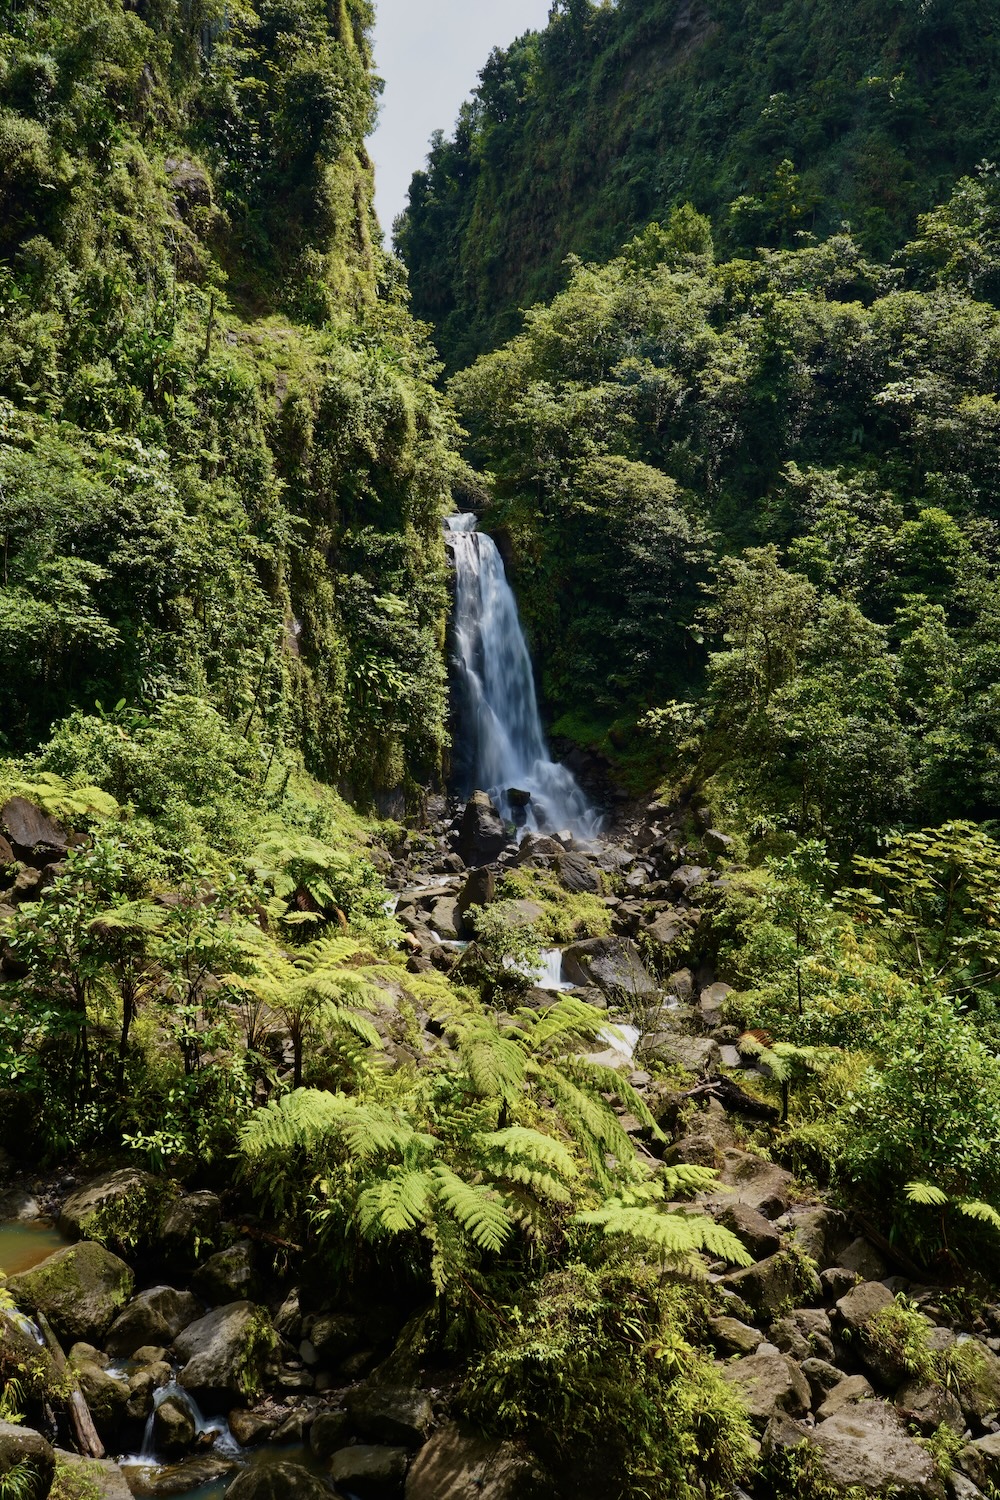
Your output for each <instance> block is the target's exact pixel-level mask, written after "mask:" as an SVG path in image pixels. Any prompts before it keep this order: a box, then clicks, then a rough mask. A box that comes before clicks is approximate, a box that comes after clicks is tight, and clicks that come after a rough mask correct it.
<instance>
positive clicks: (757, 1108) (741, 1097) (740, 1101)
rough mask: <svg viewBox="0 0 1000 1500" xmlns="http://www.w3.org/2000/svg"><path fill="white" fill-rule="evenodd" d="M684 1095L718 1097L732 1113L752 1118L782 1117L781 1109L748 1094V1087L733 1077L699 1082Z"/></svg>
mask: <svg viewBox="0 0 1000 1500" xmlns="http://www.w3.org/2000/svg"><path fill="white" fill-rule="evenodd" d="M684 1097H685V1098H686V1099H708V1098H711V1099H718V1101H719V1103H720V1104H721V1105H722V1107H723V1109H727V1110H729V1111H730V1113H732V1114H739V1115H748V1116H749V1117H750V1119H752V1120H771V1121H777V1120H779V1119H780V1118H781V1111H780V1110H779V1109H776V1108H775V1106H774V1105H773V1104H765V1103H764V1101H763V1100H762V1099H755V1098H754V1096H753V1094H748V1093H747V1091H746V1089H741V1088H740V1086H739V1084H738V1083H734V1082H733V1080H732V1079H731V1078H710V1079H709V1080H708V1082H707V1083H699V1084H698V1085H697V1087H695V1088H693V1089H688V1090H687V1091H686V1092H685V1094H684Z"/></svg>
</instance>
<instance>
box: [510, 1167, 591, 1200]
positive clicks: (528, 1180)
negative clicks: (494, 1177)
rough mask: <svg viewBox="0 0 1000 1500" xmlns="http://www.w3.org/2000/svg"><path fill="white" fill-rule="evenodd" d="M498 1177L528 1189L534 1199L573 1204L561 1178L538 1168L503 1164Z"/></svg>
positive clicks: (569, 1192) (571, 1196) (570, 1194)
mask: <svg viewBox="0 0 1000 1500" xmlns="http://www.w3.org/2000/svg"><path fill="white" fill-rule="evenodd" d="M498 1175H499V1176H501V1177H502V1178H504V1180H505V1181H507V1182H516V1183H517V1184H518V1185H519V1186H520V1187H525V1188H528V1189H529V1190H530V1191H531V1192H532V1193H534V1195H535V1197H536V1198H544V1199H547V1200H548V1201H549V1202H550V1203H572V1202H573V1194H572V1192H571V1191H570V1189H569V1188H568V1187H567V1186H566V1184H565V1182H563V1180H562V1178H560V1177H555V1176H553V1174H552V1173H551V1172H544V1171H541V1170H540V1169H539V1168H538V1167H529V1166H527V1165H526V1164H525V1163H524V1162H505V1163H504V1164H503V1165H502V1166H501V1167H500V1169H499V1173H498Z"/></svg>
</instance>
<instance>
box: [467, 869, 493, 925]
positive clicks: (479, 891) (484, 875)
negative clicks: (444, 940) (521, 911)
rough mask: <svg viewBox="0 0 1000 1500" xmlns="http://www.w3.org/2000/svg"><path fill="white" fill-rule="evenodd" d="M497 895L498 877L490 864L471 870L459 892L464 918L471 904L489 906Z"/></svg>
mask: <svg viewBox="0 0 1000 1500" xmlns="http://www.w3.org/2000/svg"><path fill="white" fill-rule="evenodd" d="M496 895H497V878H496V876H495V875H494V873H493V871H492V870H491V869H490V868H489V866H488V865H480V866H479V868H478V869H475V870H470V871H469V873H468V875H467V876H466V877H465V883H464V884H463V886H462V889H461V890H460V891H459V894H458V910H459V914H460V915H461V917H462V918H463V920H464V918H465V914H466V912H467V911H468V910H469V907H470V906H489V904H490V902H491V901H495V900H496Z"/></svg>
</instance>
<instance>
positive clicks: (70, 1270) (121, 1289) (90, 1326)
mask: <svg viewBox="0 0 1000 1500" xmlns="http://www.w3.org/2000/svg"><path fill="white" fill-rule="evenodd" d="M134 1286H135V1277H134V1276H133V1275H132V1272H131V1271H130V1269H129V1267H128V1266H127V1265H126V1264H125V1262H124V1261H123V1260H120V1259H119V1257H118V1256H117V1255H112V1253H111V1251H110V1250H105V1248H104V1246H103V1245H95V1244H92V1243H90V1242H89V1241H84V1242H83V1243H82V1244H79V1245H71V1246H70V1247H69V1248H68V1249H66V1250H56V1251H55V1253H54V1254H52V1255H50V1256H48V1257H47V1258H46V1259H45V1260H43V1261H41V1262H40V1264H39V1265H37V1266H35V1267H34V1268H33V1270H31V1271H25V1272H23V1274H22V1275H20V1276H12V1277H11V1279H10V1281H9V1282H8V1283H7V1287H8V1290H9V1291H10V1294H11V1296H12V1297H13V1298H14V1301H15V1302H16V1303H17V1304H18V1306H19V1307H22V1308H25V1309H26V1310H27V1311H29V1312H41V1313H44V1314H45V1316H46V1317H47V1318H48V1320H49V1322H50V1323H51V1324H52V1327H53V1328H54V1329H55V1331H56V1333H57V1334H58V1335H59V1336H60V1338H62V1339H68V1340H69V1341H70V1342H71V1343H76V1342H77V1341H79V1340H83V1341H85V1342H87V1343H95V1342H100V1340H101V1339H102V1338H103V1336H104V1335H105V1334H106V1333H107V1331H108V1329H109V1328H110V1327H111V1324H112V1323H113V1322H114V1320H115V1318H116V1317H117V1316H118V1314H119V1313H120V1312H121V1310H122V1308H123V1307H124V1306H125V1304H126V1302H127V1301H128V1300H129V1298H130V1297H131V1295H132V1291H133V1289H134Z"/></svg>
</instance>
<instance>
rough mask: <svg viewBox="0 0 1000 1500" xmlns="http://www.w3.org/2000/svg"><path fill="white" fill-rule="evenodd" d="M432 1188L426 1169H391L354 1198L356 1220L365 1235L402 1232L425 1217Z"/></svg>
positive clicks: (421, 1221)
mask: <svg viewBox="0 0 1000 1500" xmlns="http://www.w3.org/2000/svg"><path fill="white" fill-rule="evenodd" d="M434 1188H435V1179H434V1178H433V1177H432V1176H431V1174H430V1173H429V1172H418V1171H407V1170H404V1169H400V1170H398V1171H395V1170H394V1171H393V1172H392V1173H391V1174H390V1175H389V1176H388V1177H383V1178H381V1179H380V1180H379V1181H378V1182H373V1183H372V1184H371V1186H370V1187H367V1188H365V1190H364V1192H363V1193H362V1194H361V1196H360V1198H359V1199H358V1223H359V1225H360V1226H361V1232H362V1234H364V1235H365V1236H366V1238H368V1239H380V1238H382V1237H384V1236H385V1235H392V1234H402V1233H404V1232H405V1231H406V1230H410V1229H415V1228H416V1227H417V1226H418V1225H419V1224H423V1223H424V1222H425V1221H426V1218H427V1212H428V1205H429V1203H430V1198H431V1194H432V1193H433V1191H434Z"/></svg>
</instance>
